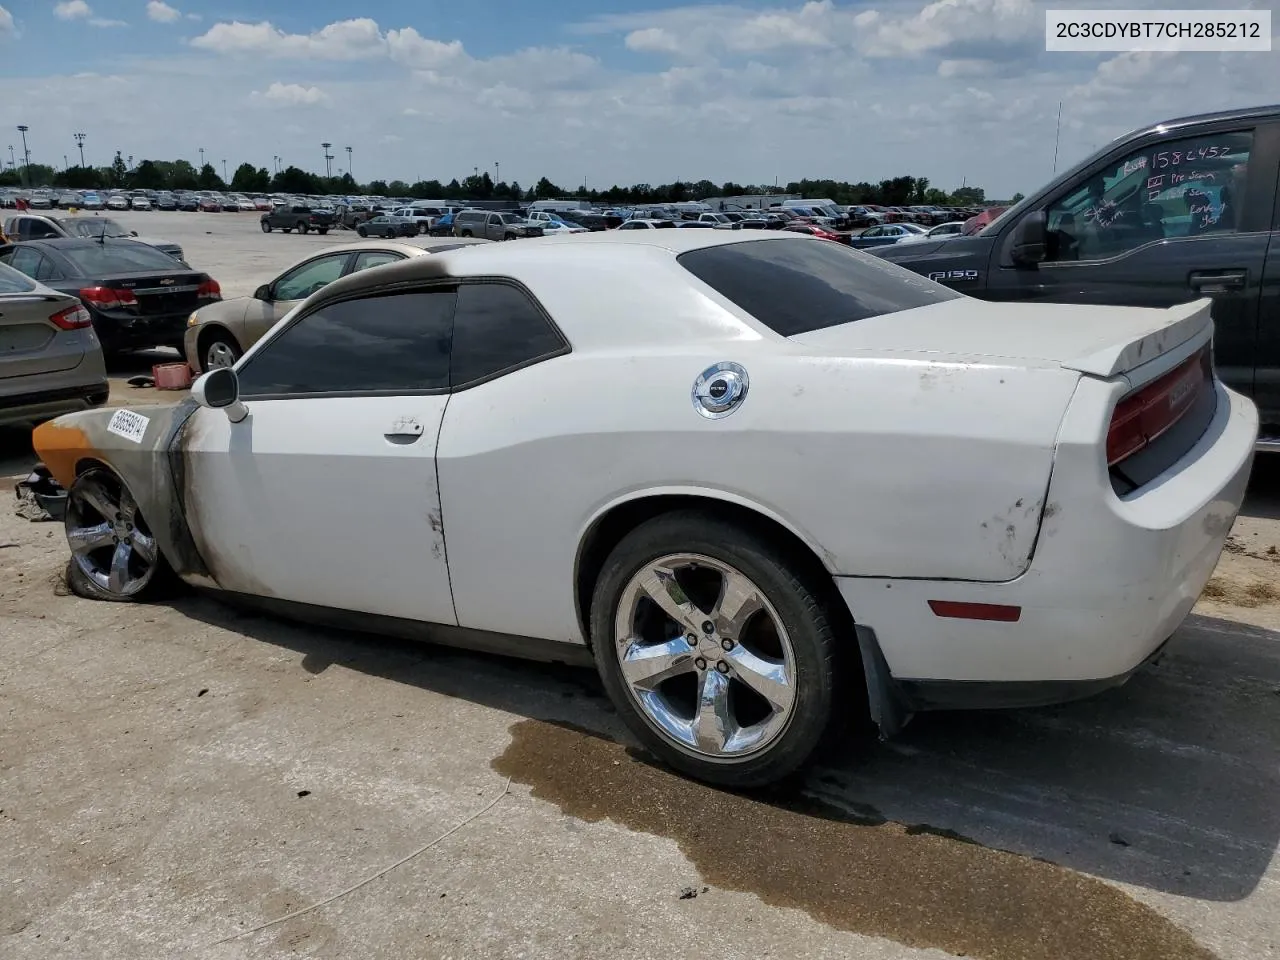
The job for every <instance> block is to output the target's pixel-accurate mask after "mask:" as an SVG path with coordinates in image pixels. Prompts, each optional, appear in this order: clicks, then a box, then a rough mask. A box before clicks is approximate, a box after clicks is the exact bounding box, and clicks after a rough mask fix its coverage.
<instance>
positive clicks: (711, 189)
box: [689, 180, 720, 200]
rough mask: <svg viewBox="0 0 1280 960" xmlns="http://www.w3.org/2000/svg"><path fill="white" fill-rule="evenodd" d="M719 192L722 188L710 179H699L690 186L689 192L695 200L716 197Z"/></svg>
mask: <svg viewBox="0 0 1280 960" xmlns="http://www.w3.org/2000/svg"><path fill="white" fill-rule="evenodd" d="M719 192H720V188H719V187H717V186H716V185H715V184H714V183H712V182H711V181H710V180H699V181H698V182H697V183H695V184H692V185H691V186H690V187H689V194H690V196H692V197H693V199H694V200H705V199H707V197H714V196H715V195H716V194H717V193H719Z"/></svg>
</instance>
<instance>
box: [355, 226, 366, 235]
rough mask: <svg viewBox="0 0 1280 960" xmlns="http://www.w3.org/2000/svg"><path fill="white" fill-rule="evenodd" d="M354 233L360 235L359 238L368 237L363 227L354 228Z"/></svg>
mask: <svg viewBox="0 0 1280 960" xmlns="http://www.w3.org/2000/svg"><path fill="white" fill-rule="evenodd" d="M356 233H358V234H360V236H362V237H367V236H369V231H368V230H366V229H365V228H364V227H356Z"/></svg>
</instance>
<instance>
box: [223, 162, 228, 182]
mask: <svg viewBox="0 0 1280 960" xmlns="http://www.w3.org/2000/svg"><path fill="white" fill-rule="evenodd" d="M222 182H223V183H226V182H227V161H226V160H225V159H224V160H223V161H222Z"/></svg>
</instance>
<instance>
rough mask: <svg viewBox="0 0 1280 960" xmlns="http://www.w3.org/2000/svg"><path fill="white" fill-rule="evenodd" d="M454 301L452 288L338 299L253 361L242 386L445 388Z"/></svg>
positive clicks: (255, 393) (277, 392) (283, 389)
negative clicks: (338, 301)
mask: <svg viewBox="0 0 1280 960" xmlns="http://www.w3.org/2000/svg"><path fill="white" fill-rule="evenodd" d="M454 303H455V295H454V292H453V291H452V290H435V291H430V292H416V293H399V294H392V295H389V296H382V297H362V298H359V299H355V300H344V301H342V302H340V303H331V304H329V305H328V306H325V307H322V308H321V309H319V310H316V311H315V312H314V313H310V314H308V315H307V316H305V317H302V318H301V319H300V320H298V321H297V322H296V323H293V324H290V325H289V326H288V327H287V328H286V329H285V330H284V331H283V332H282V333H281V334H280V335H279V336H277V337H274V338H273V339H272V340H271V341H270V342H269V343H267V344H265V345H264V346H263V348H262V350H261V351H260V352H258V353H257V354H255V355H254V356H253V357H251V358H250V359H249V360H248V361H246V362H245V364H244V365H243V367H242V368H241V369H240V370H239V371H238V373H239V376H240V392H241V393H242V394H243V395H244V396H246V397H259V398H262V397H272V396H282V395H293V396H296V395H300V394H301V395H306V394H317V393H366V392H375V391H376V392H381V393H391V394H396V393H415V392H419V391H423V390H441V389H444V388H445V387H447V386H448V383H449V338H450V331H451V329H452V326H453V310H454Z"/></svg>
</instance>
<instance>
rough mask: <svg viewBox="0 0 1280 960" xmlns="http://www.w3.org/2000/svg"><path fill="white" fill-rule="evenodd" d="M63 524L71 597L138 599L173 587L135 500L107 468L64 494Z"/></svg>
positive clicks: (169, 569) (89, 474) (171, 575)
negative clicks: (67, 544) (68, 551)
mask: <svg viewBox="0 0 1280 960" xmlns="http://www.w3.org/2000/svg"><path fill="white" fill-rule="evenodd" d="M64 525H65V529H66V532H67V542H68V543H69V544H71V547H72V551H71V559H70V560H69V561H68V562H67V586H68V587H69V588H70V589H71V592H72V593H74V594H75V595H76V596H78V597H84V598H85V599H87V600H105V601H108V602H112V603H140V602H143V601H146V600H154V599H156V598H158V597H160V596H163V595H164V594H166V593H169V592H171V591H172V590H173V588H174V587H175V586H176V584H177V582H178V579H177V577H176V576H175V575H174V573H173V568H172V567H170V566H169V562H168V561H167V560H165V558H164V555H163V554H162V553H161V552H160V548H159V545H158V544H157V543H156V539H155V536H154V535H153V534H152V532H151V528H150V527H149V526H148V525H147V521H146V519H145V518H144V517H143V516H142V513H141V511H139V510H138V507H137V501H136V500H135V499H134V497H133V494H132V493H131V492H130V491H129V488H128V487H127V486H126V485H125V483H124V481H122V480H121V479H120V478H119V477H118V476H116V474H115V473H113V472H112V471H111V470H108V469H107V468H105V467H98V468H94V469H92V470H87V471H85V472H84V473H82V474H81V475H80V476H79V477H77V478H76V480H75V482H74V483H73V484H72V485H71V489H70V490H69V491H68V493H67V512H66V518H65V521H64Z"/></svg>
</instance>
